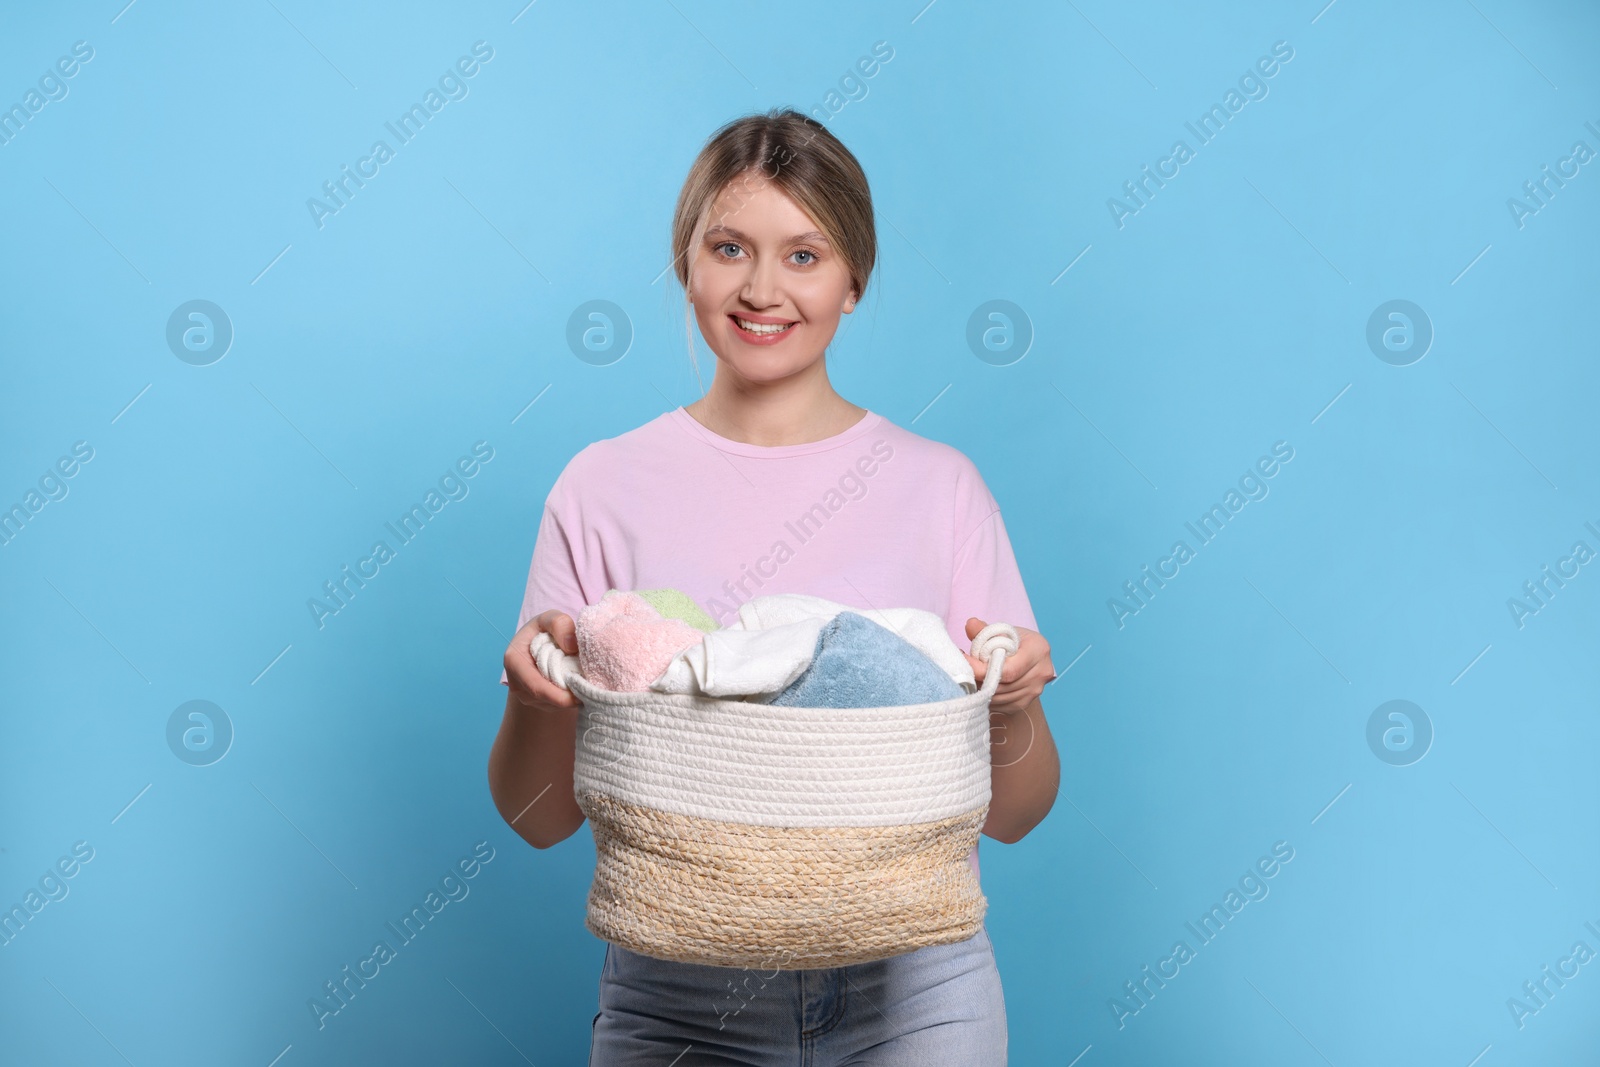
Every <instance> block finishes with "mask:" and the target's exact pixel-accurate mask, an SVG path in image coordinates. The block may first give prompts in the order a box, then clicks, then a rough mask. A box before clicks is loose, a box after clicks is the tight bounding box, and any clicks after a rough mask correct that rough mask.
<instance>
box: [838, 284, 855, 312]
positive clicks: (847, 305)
mask: <svg viewBox="0 0 1600 1067" xmlns="http://www.w3.org/2000/svg"><path fill="white" fill-rule="evenodd" d="M855 309H856V291H855V290H854V289H852V290H850V295H849V296H847V297H845V301H844V307H843V308H841V309H840V310H842V311H843V312H844V313H845V314H846V315H848V314H850V312H852V311H854V310H855Z"/></svg>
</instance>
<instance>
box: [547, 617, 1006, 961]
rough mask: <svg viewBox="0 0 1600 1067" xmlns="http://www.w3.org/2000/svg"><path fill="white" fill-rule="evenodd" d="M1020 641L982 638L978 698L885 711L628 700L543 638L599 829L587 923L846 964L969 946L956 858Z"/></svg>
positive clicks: (747, 955)
mask: <svg viewBox="0 0 1600 1067" xmlns="http://www.w3.org/2000/svg"><path fill="white" fill-rule="evenodd" d="M1017 641H1018V638H1017V631H1016V630H1015V629H1014V628H1013V627H1011V626H1010V625H1008V624H1006V623H993V624H991V625H989V626H986V627H985V628H984V629H983V630H982V631H981V632H980V633H979V634H978V635H977V637H975V638H974V639H973V641H972V655H973V656H975V657H976V658H978V659H979V660H982V661H985V662H987V664H988V669H987V673H986V674H985V676H984V681H983V684H982V686H981V687H980V688H979V689H978V690H977V691H976V692H973V693H970V694H966V695H964V696H960V697H956V698H953V699H950V700H944V701H936V702H933V703H927V704H911V705H905V706H901V707H885V708H796V707H780V706H775V705H770V704H758V703H751V702H747V701H738V700H719V699H712V698H707V697H698V696H683V695H675V694H665V693H654V692H635V693H621V692H615V691H612V690H609V689H604V688H602V687H600V686H597V685H595V684H593V683H591V682H589V681H588V680H587V679H585V678H583V677H582V676H581V675H580V674H579V673H578V659H577V657H576V656H568V655H566V654H565V653H564V652H562V651H561V649H560V648H559V647H558V646H556V645H555V644H554V642H552V641H551V639H550V636H549V635H548V634H546V633H542V632H541V633H539V634H538V635H537V636H536V637H535V638H534V640H533V642H532V645H531V650H532V652H533V655H534V659H535V661H536V662H537V663H538V665H539V669H540V671H541V672H542V673H543V674H544V675H545V677H547V678H549V679H550V680H551V681H552V682H554V683H555V684H557V685H560V686H563V687H565V688H566V689H568V690H569V691H570V692H571V693H572V694H573V695H574V696H576V697H577V698H578V699H579V700H581V701H582V708H581V709H580V711H579V713H578V742H577V754H576V764H575V767H574V773H573V794H574V797H575V799H576V800H577V802H578V805H579V806H580V807H581V808H582V809H583V813H584V815H585V816H587V817H588V820H589V823H590V826H591V828H592V829H593V832H594V843H595V874H594V882H593V884H592V885H591V886H590V890H589V899H588V910H587V916H586V921H585V924H586V925H587V926H588V928H589V930H590V931H592V932H593V933H594V934H595V935H596V936H598V937H600V938H603V939H605V940H607V941H610V942H613V943H615V944H618V945H621V946H623V947H625V948H628V949H632V950H633V951H635V952H639V953H642V954H644V955H647V956H654V957H657V958H660V959H666V960H677V961H680V962H684V963H699V964H710V965H714V966H721V967H752V968H760V969H762V970H779V969H784V970H794V969H799V968H813V967H840V966H844V965H846V964H852V963H861V962H864V961H867V960H875V959H883V958H885V957H888V956H894V955H898V954H900V953H902V952H909V951H911V950H913V949H917V948H922V947H924V946H927V945H941V944H949V943H951V942H956V941H964V940H966V939H967V938H970V937H972V936H973V935H975V934H976V933H977V932H978V928H979V926H980V925H981V924H982V922H983V916H984V911H985V909H986V907H987V903H988V902H987V901H986V900H985V898H984V896H983V892H982V891H981V890H980V888H979V886H978V879H977V876H976V875H975V874H974V873H973V871H972V868H971V867H970V866H969V864H968V860H967V854H968V853H969V852H970V851H971V849H972V847H973V846H974V845H975V844H976V843H977V840H978V831H979V830H980V828H981V827H982V826H983V822H984V818H985V816H986V815H987V814H988V811H989V799H990V793H989V700H990V698H991V696H993V694H994V691H995V688H996V687H997V686H998V685H999V683H1000V671H1001V665H1002V664H1003V663H1004V661H1005V657H1006V656H1007V655H1008V654H1010V653H1013V652H1015V651H1016V650H1017Z"/></svg>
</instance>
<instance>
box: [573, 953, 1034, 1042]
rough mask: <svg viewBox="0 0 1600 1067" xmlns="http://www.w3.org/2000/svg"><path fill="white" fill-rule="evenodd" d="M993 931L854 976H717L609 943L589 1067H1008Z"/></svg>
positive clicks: (731, 970) (734, 971) (851, 969)
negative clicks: (652, 1066) (992, 944)
mask: <svg viewBox="0 0 1600 1067" xmlns="http://www.w3.org/2000/svg"><path fill="white" fill-rule="evenodd" d="M1005 1062H1006V1006H1005V998H1004V996H1003V994H1002V992H1001V989H1000V972H999V971H998V970H997V969H996V968H995V960H994V949H993V946H991V945H990V943H989V933H988V930H987V929H984V928H981V927H980V928H979V930H978V933H977V934H976V935H974V936H973V937H971V938H969V939H968V940H966V941H962V942H958V943H956V944H952V945H932V946H930V947H928V948H920V949H917V950H916V951H914V952H907V953H903V954H902V955H899V956H891V957H890V958H888V959H885V960H875V961H873V962H870V963H857V964H852V965H851V966H848V967H833V968H819V969H814V970H789V971H785V970H774V969H763V970H756V969H754V968H740V967H707V966H702V965H699V964H691V963H673V962H670V961H667V960H658V959H655V958H653V957H650V956H642V955H640V954H638V953H636V952H631V951H629V950H628V949H625V948H622V947H621V946H619V945H614V944H608V945H607V946H606V959H605V965H604V967H603V968H602V969H601V972H600V1011H599V1013H598V1014H597V1015H595V1017H594V1026H593V1036H592V1037H591V1039H590V1051H589V1064H590V1067H617V1065H628V1067H632V1065H643V1064H651V1065H655V1067H669V1065H670V1067H701V1065H710V1064H715V1065H718V1067H724V1065H730V1067H731V1065H735V1064H737V1065H740V1067H833V1065H840V1067H842V1065H845V1064H852V1065H862V1067H865V1065H871V1067H901V1065H906V1067H912V1065H915V1067H941V1065H944V1064H950V1065H952V1067H1004V1064H1005Z"/></svg>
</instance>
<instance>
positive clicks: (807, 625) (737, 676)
mask: <svg viewBox="0 0 1600 1067" xmlns="http://www.w3.org/2000/svg"><path fill="white" fill-rule="evenodd" d="M827 621H828V620H827V619H817V618H805V619H796V620H795V621H793V622H789V623H784V624H783V625H781V626H771V627H767V628H766V629H761V630H747V629H743V628H735V627H733V626H728V627H725V628H723V629H721V630H713V631H711V632H710V633H708V634H706V636H705V638H704V639H703V640H701V641H697V642H695V643H694V644H692V645H690V646H689V647H688V648H686V649H684V650H683V651H682V652H680V653H678V654H677V655H676V656H674V657H672V660H671V661H670V662H669V663H668V664H667V669H666V670H665V671H664V672H662V674H661V676H660V677H659V678H657V679H656V680H655V681H653V682H651V683H650V688H651V689H652V690H654V691H655V692H657V693H685V694H690V695H698V696H715V697H729V698H732V697H746V698H752V699H754V700H756V701H757V702H760V700H761V697H762V696H766V697H768V698H770V697H772V696H774V695H776V694H777V693H780V692H782V691H783V690H785V689H787V688H788V687H789V683H790V682H792V681H794V680H795V679H796V678H798V677H800V675H802V674H804V673H805V669H806V668H807V667H809V666H810V665H811V658H812V657H813V656H814V655H815V654H816V651H817V635H818V634H820V633H821V632H822V627H823V626H824V625H825V624H826V623H827Z"/></svg>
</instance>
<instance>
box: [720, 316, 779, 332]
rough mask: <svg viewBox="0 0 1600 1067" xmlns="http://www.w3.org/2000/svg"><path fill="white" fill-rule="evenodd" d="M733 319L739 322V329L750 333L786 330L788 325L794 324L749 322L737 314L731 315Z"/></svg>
mask: <svg viewBox="0 0 1600 1067" xmlns="http://www.w3.org/2000/svg"><path fill="white" fill-rule="evenodd" d="M733 321H734V322H737V323H738V324H739V327H740V329H744V330H748V331H749V332H751V333H782V332H783V331H784V330H787V329H788V328H789V327H790V326H793V325H794V323H792V322H790V323H775V322H750V321H748V320H746V319H741V318H740V317H739V316H737V315H735V316H734V317H733Z"/></svg>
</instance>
